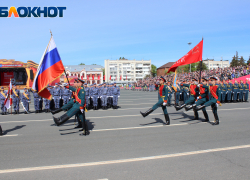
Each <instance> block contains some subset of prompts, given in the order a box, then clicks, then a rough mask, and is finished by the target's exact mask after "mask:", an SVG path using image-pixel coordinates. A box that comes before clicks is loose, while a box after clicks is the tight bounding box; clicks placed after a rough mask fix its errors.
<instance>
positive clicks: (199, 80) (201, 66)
mask: <svg viewBox="0 0 250 180" xmlns="http://www.w3.org/2000/svg"><path fill="white" fill-rule="evenodd" d="M202 40H203V37H202ZM201 70H202V56H201V61H200V78H199V83H201Z"/></svg>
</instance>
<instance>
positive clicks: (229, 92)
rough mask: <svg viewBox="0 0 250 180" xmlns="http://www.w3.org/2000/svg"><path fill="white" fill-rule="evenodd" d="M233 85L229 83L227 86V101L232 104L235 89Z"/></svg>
mask: <svg viewBox="0 0 250 180" xmlns="http://www.w3.org/2000/svg"><path fill="white" fill-rule="evenodd" d="M232 86H233V85H232V83H228V84H227V101H228V102H231V101H232V91H233V87H232Z"/></svg>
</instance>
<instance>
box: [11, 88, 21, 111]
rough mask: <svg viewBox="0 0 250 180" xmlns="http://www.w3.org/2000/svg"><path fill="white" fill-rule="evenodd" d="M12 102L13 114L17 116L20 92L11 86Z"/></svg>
mask: <svg viewBox="0 0 250 180" xmlns="http://www.w3.org/2000/svg"><path fill="white" fill-rule="evenodd" d="M12 91H13V94H12V102H13V106H14V111H15V112H14V114H19V101H20V91H19V90H18V89H17V88H16V85H15V84H14V85H13V88H12Z"/></svg>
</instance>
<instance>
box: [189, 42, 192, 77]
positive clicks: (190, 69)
mask: <svg viewBox="0 0 250 180" xmlns="http://www.w3.org/2000/svg"><path fill="white" fill-rule="evenodd" d="M191 44H192V43H191V42H189V43H188V45H189V49H190V45H191ZM189 71H190V73H191V64H189Z"/></svg>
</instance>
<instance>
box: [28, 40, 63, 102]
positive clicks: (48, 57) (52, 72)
mask: <svg viewBox="0 0 250 180" xmlns="http://www.w3.org/2000/svg"><path fill="white" fill-rule="evenodd" d="M63 73H64V66H63V63H62V60H61V58H60V55H59V53H58V51H57V48H56V44H55V41H54V39H53V36H51V38H50V41H49V44H48V46H47V48H46V50H45V52H44V53H43V56H42V58H41V61H40V63H39V66H38V69H37V74H36V77H35V79H34V82H33V86H32V89H34V90H36V91H37V92H38V94H39V95H40V96H41V97H44V98H46V99H50V98H51V94H50V92H49V91H48V90H47V88H46V87H47V85H48V84H49V83H51V82H52V81H54V80H55V79H57V78H58V77H60V76H61V75H62V74H63Z"/></svg>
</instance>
